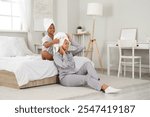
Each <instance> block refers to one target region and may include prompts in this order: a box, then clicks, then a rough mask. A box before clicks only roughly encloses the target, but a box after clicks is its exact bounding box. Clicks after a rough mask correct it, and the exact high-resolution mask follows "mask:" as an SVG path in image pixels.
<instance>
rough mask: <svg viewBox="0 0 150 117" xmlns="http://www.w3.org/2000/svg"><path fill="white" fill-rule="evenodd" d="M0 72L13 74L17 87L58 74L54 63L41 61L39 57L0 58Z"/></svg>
mask: <svg viewBox="0 0 150 117" xmlns="http://www.w3.org/2000/svg"><path fill="white" fill-rule="evenodd" d="M0 70H7V71H10V72H13V73H14V74H15V76H16V79H17V82H18V85H19V86H22V85H24V84H27V83H28V82H29V81H34V80H40V79H43V78H46V77H52V76H55V75H57V74H58V71H57V69H56V67H55V65H54V62H53V61H48V60H42V59H41V56H40V55H30V56H18V57H0Z"/></svg>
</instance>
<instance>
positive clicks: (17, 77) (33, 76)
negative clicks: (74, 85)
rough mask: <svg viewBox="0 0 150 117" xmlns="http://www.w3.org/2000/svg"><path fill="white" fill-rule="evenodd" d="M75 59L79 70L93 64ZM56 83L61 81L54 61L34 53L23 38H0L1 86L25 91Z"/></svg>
mask: <svg viewBox="0 0 150 117" xmlns="http://www.w3.org/2000/svg"><path fill="white" fill-rule="evenodd" d="M74 59H75V64H76V68H77V69H80V67H81V66H82V65H83V64H84V63H85V62H87V61H89V62H91V61H90V60H89V59H88V58H85V57H77V56H75V57H74ZM91 63H92V62H91ZM92 64H93V63H92ZM93 66H94V64H93ZM55 83H59V80H58V71H57V68H56V66H55V64H54V62H53V61H48V60H42V58H41V56H40V55H38V54H34V53H32V52H31V51H30V50H29V49H28V47H27V44H26V43H25V40H24V39H23V38H21V37H7V36H0V86H7V87H13V88H19V89H23V88H29V87H36V86H41V85H49V84H55Z"/></svg>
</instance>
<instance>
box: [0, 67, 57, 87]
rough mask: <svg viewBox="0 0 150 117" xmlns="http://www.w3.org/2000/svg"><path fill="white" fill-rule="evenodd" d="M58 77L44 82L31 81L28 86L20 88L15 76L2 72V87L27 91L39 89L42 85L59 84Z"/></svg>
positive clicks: (0, 78) (0, 72) (0, 71)
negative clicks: (27, 89) (31, 88)
mask: <svg viewBox="0 0 150 117" xmlns="http://www.w3.org/2000/svg"><path fill="white" fill-rule="evenodd" d="M58 82H59V80H58V76H53V77H49V78H44V79H42V80H35V81H30V82H29V83H28V84H25V85H23V86H18V83H17V80H16V77H15V74H14V73H12V72H9V71H6V70H0V86H6V87H12V88H17V89H25V88H30V87H37V86H42V85H49V84H56V83H58Z"/></svg>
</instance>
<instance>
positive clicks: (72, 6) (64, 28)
mask: <svg viewBox="0 0 150 117" xmlns="http://www.w3.org/2000/svg"><path fill="white" fill-rule="evenodd" d="M54 19H55V22H56V31H57V32H68V33H73V32H75V28H76V27H77V26H78V24H79V19H80V18H79V0H55V1H54Z"/></svg>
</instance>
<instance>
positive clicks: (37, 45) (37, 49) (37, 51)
mask: <svg viewBox="0 0 150 117" xmlns="http://www.w3.org/2000/svg"><path fill="white" fill-rule="evenodd" d="M34 47H35V53H36V54H39V53H40V52H41V50H42V44H39V43H36V44H34Z"/></svg>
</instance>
